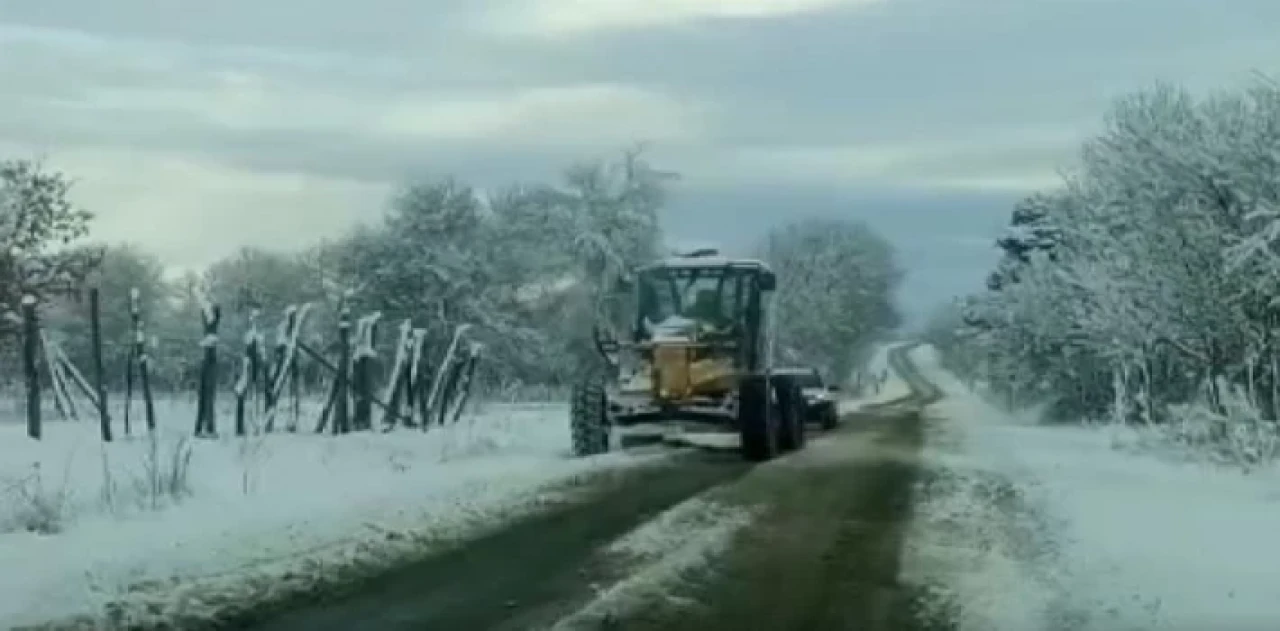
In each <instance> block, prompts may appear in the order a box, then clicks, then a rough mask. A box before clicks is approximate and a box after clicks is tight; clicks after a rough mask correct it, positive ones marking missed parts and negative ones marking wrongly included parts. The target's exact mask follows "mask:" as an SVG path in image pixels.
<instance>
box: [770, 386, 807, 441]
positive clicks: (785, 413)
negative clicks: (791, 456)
mask: <svg viewBox="0 0 1280 631" xmlns="http://www.w3.org/2000/svg"><path fill="white" fill-rule="evenodd" d="M773 387H774V391H775V392H776V393H777V397H778V410H779V414H778V417H779V418H778V420H779V423H778V425H779V427H778V429H779V431H778V447H779V448H780V449H781V450H782V451H799V450H801V449H804V443H805V431H804V430H805V409H804V408H805V406H804V397H803V395H801V394H800V387H799V386H797V385H796V383H795V382H794V381H792V380H790V379H777V378H776V377H775V380H774V382H773Z"/></svg>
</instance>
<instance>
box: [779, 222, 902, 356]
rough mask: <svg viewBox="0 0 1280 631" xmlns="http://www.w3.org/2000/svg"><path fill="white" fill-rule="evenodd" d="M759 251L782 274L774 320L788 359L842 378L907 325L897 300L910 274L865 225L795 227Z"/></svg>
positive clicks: (790, 226) (782, 228)
mask: <svg viewBox="0 0 1280 631" xmlns="http://www.w3.org/2000/svg"><path fill="white" fill-rule="evenodd" d="M758 250H759V255H760V257H761V258H763V259H764V260H765V261H767V262H768V263H769V264H770V265H771V266H772V267H773V268H774V271H775V272H776V273H777V275H778V289H777V293H776V296H775V298H774V305H775V306H774V314H773V317H774V318H775V321H776V322H777V325H776V326H777V329H776V332H777V335H778V345H779V349H780V351H781V352H782V357H781V359H782V360H783V361H795V362H808V363H812V364H814V365H817V366H819V367H820V368H821V369H823V370H824V371H825V372H826V373H827V374H828V375H829V376H830V377H831V378H833V379H836V380H841V379H843V378H845V377H847V376H848V374H849V371H850V369H851V368H852V367H853V366H852V364H853V362H854V360H855V358H856V357H857V356H858V353H859V352H860V351H861V350H863V348H864V347H865V346H866V345H867V344H869V343H870V342H872V341H874V339H876V337H877V336H879V335H882V334H883V333H885V332H886V331H888V330H892V329H894V328H896V327H897V326H898V325H899V324H900V316H899V314H898V312H897V310H896V308H895V307H894V304H893V299H894V293H895V291H896V290H897V288H898V285H899V284H900V283H901V280H902V277H903V273H902V271H901V270H900V269H899V267H898V264H897V261H896V260H895V258H894V252H893V248H892V246H891V245H890V244H889V243H888V242H887V241H885V240H884V239H883V238H882V237H880V236H879V235H878V234H876V233H875V232H873V231H872V230H871V229H870V228H868V227H867V226H866V225H865V224H863V223H861V222H858V221H848V220H838V219H807V220H799V221H794V222H792V223H789V224H786V225H783V226H780V227H778V228H775V229H774V230H773V231H771V232H770V233H769V234H768V235H767V236H766V237H765V239H764V241H763V242H762V243H761V244H760V245H759V247H758Z"/></svg>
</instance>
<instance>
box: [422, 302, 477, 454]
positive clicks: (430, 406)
mask: <svg viewBox="0 0 1280 631" xmlns="http://www.w3.org/2000/svg"><path fill="white" fill-rule="evenodd" d="M470 328H471V325H470V324H459V325H458V326H457V327H456V328H454V330H453V340H452V341H450V342H449V349H448V350H446V351H445V354H444V358H443V359H441V360H440V365H439V366H437V367H436V375H435V378H434V379H432V380H431V392H430V393H429V394H428V395H427V400H426V401H425V402H424V403H423V422H424V423H425V424H426V425H430V418H431V417H430V413H431V412H433V411H436V410H437V408H436V406H437V405H439V398H440V386H441V385H443V382H444V378H445V376H446V375H447V371H448V370H449V368H450V367H451V366H452V364H453V358H454V355H455V354H456V353H457V352H458V342H459V341H460V340H461V339H462V334H463V333H466V332H467V330H468V329H470ZM442 408H443V406H441V409H442ZM439 419H440V420H439V422H440V423H444V414H443V413H440V414H439ZM424 429H425V427H424Z"/></svg>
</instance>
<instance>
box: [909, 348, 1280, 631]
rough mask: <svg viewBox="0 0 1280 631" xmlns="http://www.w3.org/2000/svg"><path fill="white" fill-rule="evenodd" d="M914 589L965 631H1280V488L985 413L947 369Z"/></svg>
mask: <svg viewBox="0 0 1280 631" xmlns="http://www.w3.org/2000/svg"><path fill="white" fill-rule="evenodd" d="M913 359H914V360H915V363H916V365H917V366H919V367H920V368H921V369H922V371H923V372H924V373H925V375H926V376H927V377H928V378H929V379H930V380H932V381H933V382H934V383H936V384H938V385H939V386H941V387H942V388H943V389H944V390H945V392H946V395H947V396H946V398H945V399H943V400H942V401H941V402H939V403H938V404H937V405H936V406H935V407H934V409H933V410H932V412H931V414H930V417H931V422H930V424H929V427H928V431H927V434H926V436H927V440H926V444H925V450H924V455H923V458H924V462H925V463H926V472H927V473H926V475H925V476H924V478H923V479H922V481H921V483H920V488H919V490H918V492H917V495H918V497H919V498H920V500H919V502H918V504H917V507H916V519H915V521H914V524H913V528H912V532H911V535H910V537H909V539H908V541H909V544H908V550H907V554H906V559H905V562H906V563H905V571H904V578H905V579H906V580H908V581H912V582H916V583H920V584H924V585H928V586H931V587H933V588H935V592H934V596H933V597H932V598H931V599H930V600H929V602H930V604H931V606H932V611H933V614H934V615H935V616H936V617H942V618H953V619H955V622H958V623H959V624H958V626H959V629H960V631H1033V630H1040V629H1043V630H1047V631H1062V630H1069V631H1130V630H1152V631H1156V630H1168V631H1190V630H1209V629H1213V630H1221V631H1237V630H1238V631H1251V630H1256V631H1263V630H1267V629H1280V547H1277V546H1276V544H1275V543H1274V540H1275V536H1276V533H1277V532H1280V475H1277V473H1276V472H1274V471H1269V472H1259V473H1255V474H1254V475H1250V476H1246V475H1243V474H1240V473H1238V472H1233V471H1228V470H1224V469H1218V468H1213V467H1210V466H1206V465H1203V464H1196V463H1190V462H1185V461H1175V460H1173V459H1171V458H1165V457H1161V455H1159V454H1153V453H1135V452H1132V451H1130V450H1124V449H1119V448H1117V447H1118V446H1119V445H1120V444H1121V443H1119V442H1118V441H1116V440H1115V438H1116V436H1115V434H1114V433H1112V432H1111V431H1106V430H1102V429H1089V428H1084V427H1047V426H1041V425H1036V424H1034V423H1033V422H1031V420H1030V419H1028V418H1022V417H1019V416H1017V415H1010V414H1007V413H1004V412H1001V411H1000V410H997V409H995V408H994V407H992V406H990V405H988V404H987V403H985V402H984V401H983V399H982V398H981V397H979V396H977V395H975V394H974V393H972V392H970V391H969V390H968V389H967V388H965V386H964V385H963V384H962V383H960V381H959V380H958V379H956V378H955V377H953V376H952V375H950V374H948V373H947V372H946V371H944V370H942V369H941V368H940V367H939V366H938V362H937V357H936V356H935V354H934V352H933V350H932V349H931V348H928V347H923V348H920V349H918V350H917V351H916V352H915V353H914V354H913Z"/></svg>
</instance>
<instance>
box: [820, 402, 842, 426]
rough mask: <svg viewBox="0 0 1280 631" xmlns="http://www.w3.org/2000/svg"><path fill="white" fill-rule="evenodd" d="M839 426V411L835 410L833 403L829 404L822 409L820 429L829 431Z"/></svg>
mask: <svg viewBox="0 0 1280 631" xmlns="http://www.w3.org/2000/svg"><path fill="white" fill-rule="evenodd" d="M839 425H840V410H839V409H837V408H836V404H835V403H831V404H829V405H827V406H826V407H824V408H823V409H822V429H823V431H828V432H829V431H831V430H833V429H835V428H836V427H837V426H839Z"/></svg>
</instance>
